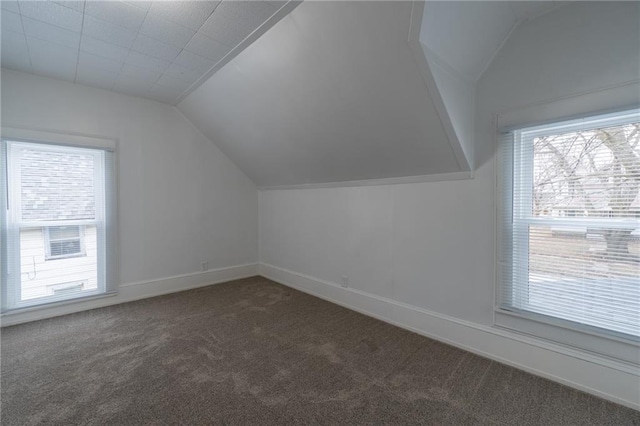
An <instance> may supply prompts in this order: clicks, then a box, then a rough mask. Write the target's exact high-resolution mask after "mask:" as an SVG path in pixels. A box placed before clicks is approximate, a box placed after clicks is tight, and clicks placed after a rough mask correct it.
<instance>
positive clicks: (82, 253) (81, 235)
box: [42, 225, 87, 261]
mask: <svg viewBox="0 0 640 426" xmlns="http://www.w3.org/2000/svg"><path fill="white" fill-rule="evenodd" d="M67 226H69V227H76V228H78V237H77V238H58V239H55V238H54V239H51V228H60V227H59V226H44V227H43V228H42V232H43V234H44V244H45V246H44V247H45V255H44V260H45V261H49V260H59V259H71V258H74V257H84V256H86V255H87V249H86V247H85V243H84V239H85V238H84V237H85V235H84V231H85V226H84V225H67ZM75 240H78V241H79V243H80V244H79V245H80V250H79V251H78V252H76V253H70V254H60V255H52V254H51V252H52V250H51V243H54V242H60V241H75Z"/></svg>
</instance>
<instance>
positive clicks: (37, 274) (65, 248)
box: [20, 226, 98, 301]
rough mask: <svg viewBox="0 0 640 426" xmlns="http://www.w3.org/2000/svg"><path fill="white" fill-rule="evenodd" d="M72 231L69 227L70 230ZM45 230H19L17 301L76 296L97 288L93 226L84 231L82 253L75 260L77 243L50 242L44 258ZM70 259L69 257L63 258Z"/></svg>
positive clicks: (95, 244)
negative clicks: (83, 250) (18, 291)
mask: <svg viewBox="0 0 640 426" xmlns="http://www.w3.org/2000/svg"><path fill="white" fill-rule="evenodd" d="M70 228H72V227H70ZM44 232H45V229H44V228H22V229H21V230H20V271H21V279H20V285H21V288H20V301H28V300H33V299H37V298H42V297H51V296H63V295H69V294H77V295H78V296H81V295H82V294H83V293H86V292H88V291H95V290H96V289H97V288H98V256H97V233H96V227H95V226H85V228H84V249H85V253H84V255H82V256H78V253H80V250H81V249H82V248H81V245H80V240H79V239H75V240H68V241H58V242H52V243H51V244H50V245H51V248H50V250H51V256H62V257H60V258H47V249H46V246H45V244H46V238H45V235H44ZM66 255H69V256H70V257H64V256H66Z"/></svg>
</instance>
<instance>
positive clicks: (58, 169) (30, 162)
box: [20, 149, 95, 221]
mask: <svg viewBox="0 0 640 426" xmlns="http://www.w3.org/2000/svg"><path fill="white" fill-rule="evenodd" d="M20 172H21V179H22V182H21V189H22V194H21V195H22V219H23V220H25V221H40V220H69V219H93V218H94V217H95V198H94V164H93V157H92V156H90V155H82V154H67V153H59V152H47V151H38V150H31V149H25V150H24V151H23V153H22V157H21V162H20Z"/></svg>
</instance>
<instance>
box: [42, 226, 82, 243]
mask: <svg viewBox="0 0 640 426" xmlns="http://www.w3.org/2000/svg"><path fill="white" fill-rule="evenodd" d="M48 229H49V239H50V240H52V241H53V240H64V239H70V238H80V227H79V226H50V227H49V228H48Z"/></svg>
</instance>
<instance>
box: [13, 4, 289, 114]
mask: <svg viewBox="0 0 640 426" xmlns="http://www.w3.org/2000/svg"><path fill="white" fill-rule="evenodd" d="M286 3H287V2H286V1H269V2H267V1H251V2H245V1H222V2H220V1H127V2H125V1H113V0H112V1H92V0H88V1H59V2H53V1H29V0H20V1H11V0H2V2H1V4H2V12H1V13H2V25H1V27H2V66H3V67H6V68H11V69H15V70H19V71H26V72H32V73H35V74H40V75H44V76H48V77H54V78H58V79H62V80H68V81H72V82H75V83H80V84H85V85H88V86H94V87H99V88H103V89H110V90H115V91H118V92H122V93H126V94H130V95H136V96H142V97H147V98H151V99H155V100H158V101H161V102H167V103H175V102H177V101H178V100H179V99H180V98H181V97H183V96H184V95H185V94H187V93H189V91H190V90H193V89H194V88H195V87H197V85H198V84H199V83H200V82H201V81H203V80H204V79H205V78H206V77H207V76H208V75H209V74H211V73H212V72H214V71H216V70H217V69H219V68H220V67H221V66H222V65H223V64H224V63H226V62H228V61H229V60H230V59H231V58H232V57H233V56H234V55H236V54H237V53H238V52H239V51H240V50H242V48H243V47H245V45H246V44H247V41H248V40H247V41H245V42H244V43H242V42H243V40H245V39H246V38H247V37H248V36H250V35H251V34H252V33H254V31H256V29H257V28H258V27H261V26H262V27H261V28H260V30H259V31H257V32H256V33H259V32H261V31H262V32H263V31H265V30H266V27H268V25H269V24H273V23H274V22H275V20H277V17H278V16H276V17H273V15H274V14H276V12H277V11H278V10H279V9H280V8H281V7H283V6H285V4H286ZM291 6H292V5H291V4H290V6H288V7H291ZM282 12H283V11H281V12H280V14H282ZM280 14H278V15H280ZM270 18H271V19H270ZM266 21H268V22H269V23H268V24H267V25H263V24H264V23H265V22H266ZM256 33H254V35H253V36H255V34H256ZM230 52H231V53H230Z"/></svg>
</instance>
